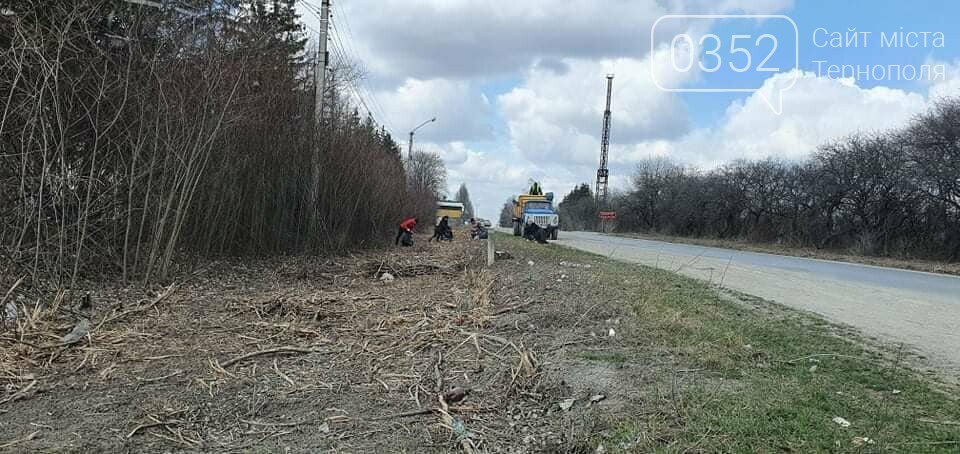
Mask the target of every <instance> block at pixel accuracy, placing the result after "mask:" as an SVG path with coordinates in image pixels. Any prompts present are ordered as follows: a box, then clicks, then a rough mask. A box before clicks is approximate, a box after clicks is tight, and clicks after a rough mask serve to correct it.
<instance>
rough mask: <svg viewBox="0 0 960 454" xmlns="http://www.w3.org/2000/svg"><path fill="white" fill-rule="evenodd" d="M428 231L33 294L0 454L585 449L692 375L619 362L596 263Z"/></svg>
mask: <svg viewBox="0 0 960 454" xmlns="http://www.w3.org/2000/svg"><path fill="white" fill-rule="evenodd" d="M417 240H418V241H417V246H415V247H414V248H411V249H403V250H400V249H395V250H390V251H381V252H370V253H365V254H362V255H357V256H352V257H337V258H329V259H324V258H302V257H291V258H284V259H276V260H261V261H257V262H250V261H246V262H240V261H221V262H214V263H209V264H207V265H206V266H205V267H204V268H202V269H200V270H199V271H196V272H194V273H192V274H184V275H183V276H180V277H179V278H177V279H175V280H174V281H173V282H171V283H170V284H169V285H168V286H163V287H157V288H153V289H147V290H145V289H142V288H136V287H124V286H120V285H106V284H102V283H100V284H90V285H89V287H90V288H88V289H86V290H87V291H89V294H90V301H91V302H92V308H80V307H79V306H80V304H81V302H82V300H83V298H82V297H81V298H66V299H65V298H63V295H58V296H50V295H25V296H27V298H20V306H21V311H23V310H27V311H28V313H27V314H23V313H21V315H20V319H19V320H18V321H17V322H16V323H15V324H11V323H8V324H7V325H6V326H5V328H4V329H3V331H0V383H2V385H3V386H4V388H3V389H0V452H23V451H30V452H58V453H63V452H84V453H86V452H265V451H266V452H273V451H285V452H317V451H324V450H332V451H343V452H374V451H377V450H380V451H385V452H446V451H451V450H465V451H467V452H473V451H487V452H541V451H577V450H584V451H592V450H593V449H594V448H595V446H590V445H588V442H587V440H589V439H590V438H591V436H592V434H595V433H597V432H598V431H602V430H606V429H608V428H609V427H612V426H610V424H612V422H613V421H616V420H618V419H622V418H623V417H624V416H625V414H627V413H629V414H631V415H636V414H638V412H639V413H642V412H643V411H644V410H643V409H644V408H645V404H644V396H645V394H644V393H645V392H651V391H650V389H649V388H646V387H644V386H643V384H644V383H647V382H652V381H654V377H655V376H656V374H658V372H657V371H658V370H662V369H664V368H666V367H669V368H673V369H676V368H681V367H683V363H684V361H683V360H682V359H678V358H675V357H674V356H673V355H671V354H668V353H663V352H657V351H648V352H647V353H645V354H643V355H636V356H633V355H631V356H630V357H624V356H623V354H622V353H617V354H612V353H609V352H611V351H620V350H622V349H623V348H625V347H627V346H630V347H631V348H632V347H636V346H634V345H627V344H628V343H629V341H627V339H631V338H633V337H634V336H631V330H634V329H635V325H633V324H632V322H631V318H630V317H627V316H625V312H624V311H628V308H627V306H628V305H625V304H623V302H622V301H617V300H615V299H613V300H608V299H606V298H605V297H604V295H603V294H602V292H598V291H597V290H596V289H594V288H593V285H592V284H593V281H594V279H595V277H596V269H595V268H588V267H587V266H589V265H590V264H589V263H582V264H570V263H564V264H562V265H561V264H560V263H559V262H557V261H547V262H540V259H539V258H536V257H526V256H522V254H520V255H517V256H515V257H513V258H510V259H505V260H502V261H500V262H498V263H497V266H496V267H494V268H493V269H485V268H483V267H482V266H481V262H480V260H481V257H482V255H483V251H481V249H480V244H481V243H479V242H468V241H465V240H460V241H458V242H454V243H444V244H442V245H437V244H436V243H427V242H426V237H418V238H417ZM515 254H516V252H515ZM533 260H536V261H537V262H531V261H533ZM531 263H532V264H531ZM387 273H389V274H390V275H392V276H393V280H390V278H388V277H384V276H385V274H387ZM83 293H84V292H78V293H77V294H78V295H82V294H83ZM81 318H85V319H88V320H89V321H90V322H91V326H92V329H91V331H90V332H89V334H88V335H86V336H85V337H84V338H83V339H82V340H80V341H79V342H77V343H75V344H72V345H62V343H61V342H60V339H59V338H60V336H62V335H64V334H66V333H68V332H70V331H71V329H72V327H73V326H74V325H75V324H76V323H77V322H78V320H80V319H81ZM617 355H619V356H617ZM650 364H656V367H650ZM681 379H682V378H681ZM462 390H466V391H467V395H466V397H465V398H463V399H462V400H460V401H455V400H456V399H457V397H458V396H457V394H458V392H459V393H460V394H462ZM644 390H646V391H644ZM451 391H455V392H452V393H451ZM445 395H446V396H447V398H449V400H451V401H450V402H447V401H446V399H444V397H443V396H445ZM568 399H575V400H573V401H570V400H568ZM561 404H563V405H562V406H561ZM567 404H570V405H567Z"/></svg>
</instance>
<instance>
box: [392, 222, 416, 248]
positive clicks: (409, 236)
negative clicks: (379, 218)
mask: <svg viewBox="0 0 960 454" xmlns="http://www.w3.org/2000/svg"><path fill="white" fill-rule="evenodd" d="M416 226H417V218H415V217H412V216H411V217H408V218H404V220H403V221H401V222H400V228H399V229H398V230H397V238H396V239H395V240H394V241H393V243H394V244H400V238H402V237H404V236H406V238H403V240H404V246H413V229H414V228H415V227H416Z"/></svg>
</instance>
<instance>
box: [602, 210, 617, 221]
mask: <svg viewBox="0 0 960 454" xmlns="http://www.w3.org/2000/svg"><path fill="white" fill-rule="evenodd" d="M616 218H617V212H616V211H601V212H600V219H604V220H608V221H609V220H612V219H616Z"/></svg>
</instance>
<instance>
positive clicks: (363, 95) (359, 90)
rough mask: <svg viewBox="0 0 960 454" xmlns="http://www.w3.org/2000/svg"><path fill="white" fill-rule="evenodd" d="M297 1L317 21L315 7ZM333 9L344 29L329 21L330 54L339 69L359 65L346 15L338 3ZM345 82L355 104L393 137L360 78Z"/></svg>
mask: <svg viewBox="0 0 960 454" xmlns="http://www.w3.org/2000/svg"><path fill="white" fill-rule="evenodd" d="M299 1H300V3H302V4H303V5H304V7H305V8H306V9H307V11H308V12H309V13H310V14H311V15H313V16H314V17H317V18H318V19H319V18H320V16H319V15H318V11H317V10H318V8H317V6H316V5H314V4H312V3H311V2H310V1H309V0H299ZM333 7H334V9H335V11H337V12H338V15H339V17H342V18H343V20H342V22H343V24H344V27H345V29H343V28H342V27H341V26H340V25H339V22H338V21H336V20H331V21H330V24H331V25H332V27H331V28H330V30H332V33H330V34H329V36H331V44H333V45H332V46H330V50H331V51H332V52H331V53H332V54H333V56H334V57H335V58H336V59H337V60H338V64H339V65H340V66H341V67H348V66H350V65H351V63H352V62H356V63H357V64H360V63H361V62H362V61H361V59H360V58H359V53H358V52H357V51H356V47H355V46H354V44H353V42H352V41H351V40H352V39H353V30H352V29H351V27H350V23H349V20H348V19H347V15H346V13H345V12H344V10H343V8H342V7H340V6H339V4H338V3H336V2H334V4H333ZM344 32H346V33H344ZM345 82H346V86H347V88H348V90H349V91H351V92H352V95H353V97H355V98H356V102H357V103H359V104H360V105H361V106H362V107H363V109H364V110H366V112H367V115H369V116H370V117H373V119H374V121H375V122H376V121H377V117H379V119H380V121H379V123H380V124H381V125H382V126H383V127H384V128H386V129H387V130H388V131H389V132H390V133H391V135H393V131H394V130H395V128H393V125H392V124H391V122H390V121H389V115H387V112H386V110H385V109H384V108H383V105H382V104H381V103H380V101H379V100H378V99H377V97H376V95H375V94H374V93H373V91H372V90H371V89H370V88H368V87H367V86H366V85H365V84H364V83H363V80H362V78H361V79H359V81H358V80H352V79H345ZM371 106H372V108H371Z"/></svg>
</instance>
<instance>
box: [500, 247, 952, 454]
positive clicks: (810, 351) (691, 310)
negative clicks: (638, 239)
mask: <svg viewBox="0 0 960 454" xmlns="http://www.w3.org/2000/svg"><path fill="white" fill-rule="evenodd" d="M496 241H497V242H498V245H497V247H498V249H507V250H509V251H511V252H512V253H513V254H514V255H515V256H518V253H520V254H519V256H527V257H531V259H532V260H535V261H537V262H538V263H550V262H559V261H561V260H567V261H573V262H580V263H584V262H589V263H592V264H594V266H593V268H591V270H592V271H593V273H594V275H595V276H594V279H595V280H594V282H593V285H594V286H595V287H596V289H597V298H606V299H607V300H610V301H626V302H627V306H628V307H626V308H624V311H625V313H626V314H629V315H630V316H631V319H632V320H631V322H633V323H635V324H636V325H637V326H638V328H639V329H638V330H637V332H639V333H643V334H642V336H641V337H640V338H638V339H633V340H632V342H634V343H633V344H632V346H631V347H629V349H627V350H624V351H620V352H615V353H610V352H605V353H603V354H592V355H593V357H589V356H590V355H591V354H587V355H586V356H584V354H582V353H581V354H580V358H581V359H587V360H592V361H604V362H619V363H620V364H622V363H623V361H620V358H627V357H629V358H642V357H643V355H644V353H645V352H652V351H657V352H664V351H666V352H668V353H670V354H671V355H673V356H674V357H677V358H682V360H683V361H684V362H685V363H687V364H688V365H689V367H693V368H699V369H702V371H698V372H697V373H695V374H692V375H694V376H693V377H691V374H683V377H682V378H683V379H682V380H680V379H678V378H677V376H678V374H677V373H676V372H671V371H669V370H662V371H660V374H659V375H658V377H659V378H658V380H657V383H656V384H654V385H653V386H655V387H656V389H657V393H655V395H657V396H660V397H659V398H656V399H653V400H654V402H651V403H650V405H651V406H653V407H654V411H653V412H650V411H644V412H639V411H638V412H636V413H638V414H639V413H642V414H643V415H644V416H624V417H619V418H617V419H616V421H615V422H614V423H613V425H612V427H611V428H610V430H607V431H603V432H602V433H599V434H596V435H595V439H593V440H590V441H589V443H586V444H585V446H586V447H589V446H594V447H595V446H596V445H597V444H599V443H603V444H604V445H605V446H606V449H607V452H618V451H628V452H650V451H655V452H689V451H695V452H803V453H806V452H911V453H912V452H954V453H955V452H960V426H958V425H955V424H956V422H957V421H960V405H958V402H957V400H956V398H955V397H954V396H956V395H957V394H956V391H957V389H956V388H955V387H953V386H949V385H945V384H943V383H938V382H936V381H934V380H933V379H931V378H929V377H923V376H921V375H919V374H918V373H916V372H914V371H912V370H910V369H908V368H906V367H904V366H903V365H902V362H900V361H899V360H897V359H896V358H897V357H898V355H897V354H896V352H895V351H892V349H891V351H878V350H877V349H876V348H866V347H865V345H864V344H863V343H862V340H861V339H860V338H858V337H857V336H855V335H850V334H849V333H850V332H851V331H850V330H848V329H845V328H843V327H836V326H834V325H831V324H829V323H826V322H824V321H823V320H821V319H818V318H816V317H815V316H812V315H809V314H806V313H801V312H797V311H793V310H791V309H788V308H785V307H782V306H779V305H775V304H772V303H769V302H765V301H762V300H759V299H756V298H748V297H742V298H740V300H741V301H740V302H738V301H736V300H734V298H731V297H730V296H729V295H727V294H722V293H720V292H718V291H717V289H715V288H711V287H709V286H708V285H707V284H706V283H703V282H699V281H696V280H693V279H689V278H686V277H682V276H679V275H677V274H674V273H670V272H667V271H662V270H658V269H653V268H649V267H643V266H638V265H632V264H626V263H623V262H618V261H614V260H610V259H607V258H604V257H602V256H598V255H595V254H590V253H586V252H580V251H575V250H571V249H566V248H563V247H559V246H557V245H550V246H542V245H536V244H532V243H529V242H525V241H521V240H517V239H515V238H513V237H511V236H508V235H503V234H498V235H496ZM631 349H632V350H631ZM824 354H828V355H826V356H816V357H810V356H811V355H824ZM808 357H810V358H808ZM812 366H816V368H812ZM638 386H639V385H638ZM643 386H650V385H649V384H644V385H643ZM645 406H646V405H645ZM646 410H649V409H646ZM837 416H839V417H842V418H845V419H846V420H848V421H849V422H850V423H851V426H850V427H847V428H843V427H841V426H839V425H838V424H836V423H834V422H832V419H833V418H834V417H837ZM923 420H927V421H940V422H941V423H933V422H925V421H923ZM942 422H947V423H950V422H953V423H954V425H951V424H943V423H942ZM855 437H868V438H870V439H872V440H874V443H873V444H865V445H863V446H859V447H858V446H856V445H855V443H854V438H855Z"/></svg>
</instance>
